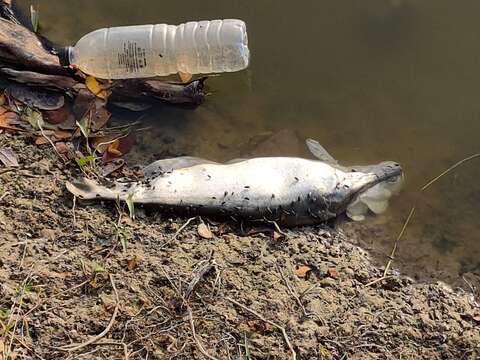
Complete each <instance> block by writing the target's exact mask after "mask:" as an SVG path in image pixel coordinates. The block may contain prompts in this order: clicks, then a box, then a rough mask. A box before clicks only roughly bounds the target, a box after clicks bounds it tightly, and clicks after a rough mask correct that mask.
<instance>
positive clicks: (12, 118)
mask: <svg viewBox="0 0 480 360" xmlns="http://www.w3.org/2000/svg"><path fill="white" fill-rule="evenodd" d="M19 123H20V117H19V116H18V115H17V114H15V113H14V112H6V113H4V114H1V115H0V129H4V130H12V131H17V130H20V129H19V128H17V127H15V126H14V125H17V124H19Z"/></svg>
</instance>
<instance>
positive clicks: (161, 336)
mask: <svg viewBox="0 0 480 360" xmlns="http://www.w3.org/2000/svg"><path fill="white" fill-rule="evenodd" d="M0 147H10V148H12V149H13V150H14V151H15V152H16V153H17V154H18V157H19V163H20V166H19V167H18V168H1V167H0V282H1V287H0V353H3V356H4V358H5V359H32V358H38V359H207V358H209V359H294V358H295V357H296V359H477V358H479V357H480V309H479V308H478V302H479V298H478V294H474V293H473V291H474V287H473V286H472V289H471V291H470V290H469V289H467V290H463V291H462V290H458V291H457V290H456V291H455V292H454V291H453V290H452V289H450V288H448V287H447V286H446V285H443V284H442V283H417V282H414V281H413V280H411V279H410V278H408V277H406V276H403V275H401V274H398V275H395V276H392V277H391V278H389V279H388V280H385V281H383V282H379V283H377V284H374V285H372V286H365V284H367V283H368V282H370V281H372V280H375V279H378V278H379V277H381V275H382V269H381V268H379V267H378V266H375V265H374V263H373V262H372V261H371V259H370V257H369V255H368V254H367V253H366V252H365V251H363V250H362V249H360V248H359V247H358V246H357V245H355V244H356V243H357V242H358V239H355V238H354V235H353V233H352V232H351V231H349V236H348V238H347V236H345V234H344V233H343V232H342V230H341V228H342V226H338V227H337V228H336V229H333V228H329V227H325V226H315V227H305V228H299V229H294V230H288V231H286V236H285V237H284V238H283V237H278V236H272V235H271V234H269V233H268V232H258V233H255V232H254V231H250V235H243V236H241V235H239V234H240V233H241V232H240V230H239V229H238V227H237V226H236V225H235V224H224V223H216V222H212V221H208V220H207V219H192V220H190V221H187V220H188V219H185V218H178V219H177V218H168V217H164V216H162V214H160V213H157V212H155V211H153V210H147V209H142V208H137V209H136V210H135V214H136V219H135V220H134V221H132V220H130V219H129V216H128V210H127V209H126V208H125V209H123V210H121V211H120V214H121V216H119V210H118V209H117V208H116V206H115V204H112V203H97V204H86V203H78V202H77V203H76V204H74V203H73V199H72V197H71V196H70V195H69V193H67V192H66V190H65V181H66V180H67V179H71V178H72V177H74V176H77V175H78V174H76V173H72V168H73V165H72V164H62V162H61V161H59V159H58V158H57V157H56V155H55V153H54V152H53V151H51V149H50V148H49V145H48V144H47V145H45V146H44V147H37V146H32V145H30V142H29V141H28V140H25V139H22V137H21V136H18V135H16V136H15V137H12V136H10V135H6V134H0ZM202 223H204V224H205V225H207V226H208V227H209V228H210V230H211V232H212V235H213V236H212V237H211V238H208V237H209V236H208V235H210V234H209V232H208V231H204V232H205V233H204V234H203V235H204V236H203V237H202V236H200V235H199V232H198V225H200V224H202ZM184 225H186V226H184ZM244 231H246V229H244ZM363 236H367V235H366V234H363ZM371 236H374V234H372V235H371ZM475 296H477V297H475ZM0 358H1V356H0Z"/></svg>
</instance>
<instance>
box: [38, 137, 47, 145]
mask: <svg viewBox="0 0 480 360" xmlns="http://www.w3.org/2000/svg"><path fill="white" fill-rule="evenodd" d="M48 143H49V141H48V139H47V138H46V137H45V136H37V137H36V138H35V145H37V146H40V145H45V144H48Z"/></svg>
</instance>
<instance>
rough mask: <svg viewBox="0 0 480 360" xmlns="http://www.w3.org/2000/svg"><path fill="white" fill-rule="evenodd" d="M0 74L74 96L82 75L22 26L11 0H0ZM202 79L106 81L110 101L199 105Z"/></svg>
mask: <svg viewBox="0 0 480 360" xmlns="http://www.w3.org/2000/svg"><path fill="white" fill-rule="evenodd" d="M0 74H1V75H3V76H4V77H6V78H7V79H8V80H10V81H15V82H19V83H22V84H26V85H28V86H32V87H43V88H48V89H50V90H55V91H67V90H69V91H70V92H71V93H73V94H74V95H75V92H76V90H77V89H78V88H82V86H76V85H77V84H80V85H81V84H83V83H84V80H85V77H84V76H83V75H82V74H79V73H78V72H74V71H73V70H72V69H69V68H67V67H64V66H62V65H61V64H60V59H59V57H58V56H57V55H56V53H55V51H53V49H52V47H51V43H50V42H49V41H48V39H43V38H41V37H39V36H37V35H36V34H35V33H33V32H32V31H30V30H29V29H27V28H26V27H25V26H23V25H22V24H21V23H20V21H19V20H18V19H17V17H16V15H15V13H14V11H13V10H12V7H11V1H10V0H0ZM204 82H205V78H202V79H199V80H194V81H192V82H190V83H188V84H172V83H168V82H164V81H160V80H156V79H129V80H116V81H112V82H108V83H105V85H106V86H108V88H109V89H110V90H111V93H112V100H113V99H115V101H129V102H135V101H142V102H145V100H147V99H156V100H160V101H164V102H167V103H172V104H191V105H198V104H200V103H201V102H202V101H203V100H204V97H205V93H204Z"/></svg>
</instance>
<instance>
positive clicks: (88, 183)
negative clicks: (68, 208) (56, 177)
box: [66, 178, 116, 200]
mask: <svg viewBox="0 0 480 360" xmlns="http://www.w3.org/2000/svg"><path fill="white" fill-rule="evenodd" d="M66 187H67V190H68V191H69V192H71V193H72V194H73V195H74V196H76V197H78V198H80V199H84V200H91V199H115V197H116V196H115V192H114V191H112V190H110V189H108V188H107V187H105V186H102V185H100V184H98V183H97V182H96V181H94V180H91V179H87V178H81V179H77V180H75V181H72V182H70V181H67V183H66Z"/></svg>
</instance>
